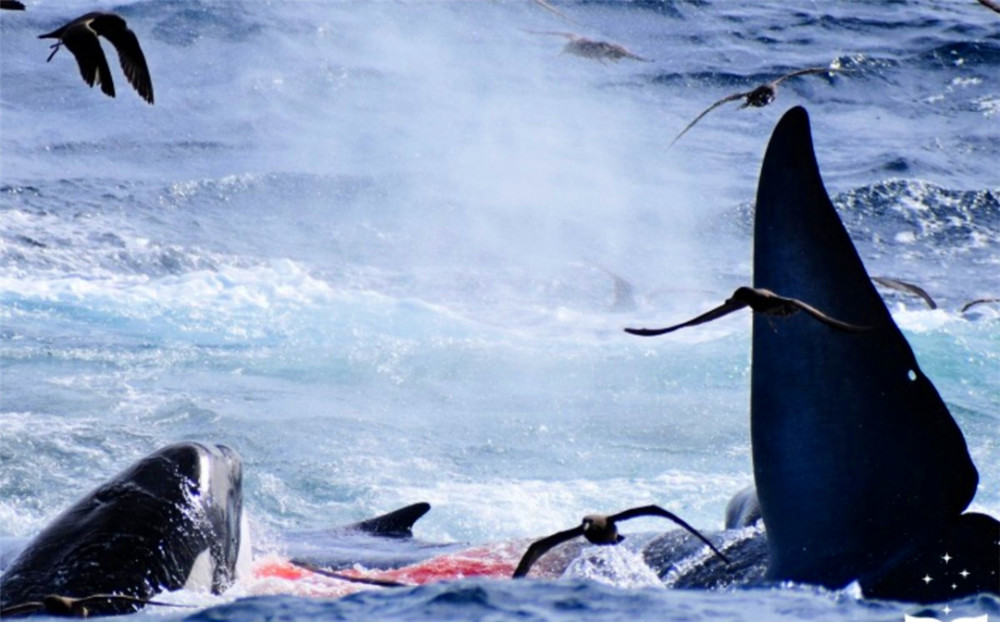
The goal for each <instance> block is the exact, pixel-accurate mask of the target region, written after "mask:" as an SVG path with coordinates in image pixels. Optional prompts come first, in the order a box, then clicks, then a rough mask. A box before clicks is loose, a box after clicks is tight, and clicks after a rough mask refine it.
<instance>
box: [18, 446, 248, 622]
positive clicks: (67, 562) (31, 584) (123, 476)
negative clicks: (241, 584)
mask: <svg viewBox="0 0 1000 622" xmlns="http://www.w3.org/2000/svg"><path fill="white" fill-rule="evenodd" d="M242 480H243V473H242V466H241V462H240V458H239V456H238V455H237V454H236V453H235V452H234V451H232V450H231V449H229V448H228V447H225V446H223V445H209V444H202V443H194V442H186V443H178V444H175V445H170V446H168V447H165V448H163V449H160V450H158V451H156V452H154V453H152V454H150V455H148V456H146V457H145V458H142V459H141V460H139V461H138V462H136V463H135V464H133V465H132V466H131V467H129V468H128V469H126V470H125V471H123V472H121V473H119V474H118V475H116V476H115V477H113V478H112V479H111V480H109V481H108V482H106V483H104V484H103V485H101V486H100V487H98V488H97V489H96V490H94V491H93V492H91V493H90V494H88V495H86V496H85V497H84V498H82V499H80V500H79V501H78V502H77V503H76V504H74V505H73V506H72V507H70V508H69V509H67V510H66V511H64V512H63V513H62V514H61V515H59V516H58V517H57V518H56V519H55V520H53V521H52V522H51V523H50V524H49V525H48V526H47V527H46V528H45V529H44V530H43V531H42V532H41V533H40V534H38V536H37V537H35V538H34V540H32V541H31V542H30V543H29V544H28V546H27V547H26V548H25V549H24V550H22V551H21V553H20V554H19V555H18V556H17V558H16V559H15V560H14V561H13V562H12V563H11V565H10V566H9V567H8V568H7V569H6V571H5V572H4V574H3V576H2V577H0V597H2V604H0V609H2V610H4V616H5V617H6V616H8V615H14V614H32V613H49V614H53V613H59V612H57V611H53V610H51V609H48V608H47V607H48V605H49V604H51V603H52V602H55V603H56V604H58V601H53V600H52V598H51V597H52V596H57V597H62V598H63V599H64V600H73V599H84V600H85V601H86V611H85V612H84V613H85V614H90V615H106V614H117V613H127V612H132V611H135V610H137V609H139V608H141V607H142V605H143V603H144V602H146V601H149V600H150V599H151V598H152V597H153V596H155V595H156V594H158V593H160V592H163V591H168V590H176V589H180V588H182V587H189V588H193V589H204V590H211V591H212V592H215V593H219V592H221V591H222V590H224V589H225V588H227V587H228V586H229V585H230V584H231V583H232V582H233V581H234V580H235V578H236V575H237V572H243V570H244V567H243V564H244V562H247V563H248V562H249V542H248V534H247V533H245V530H244V523H243V496H242V495H243V492H242ZM99 594H115V595H119V596H122V597H124V598H97V597H94V595H99ZM32 603H35V604H37V606H31V604H32ZM69 613H75V614H77V615H79V612H69Z"/></svg>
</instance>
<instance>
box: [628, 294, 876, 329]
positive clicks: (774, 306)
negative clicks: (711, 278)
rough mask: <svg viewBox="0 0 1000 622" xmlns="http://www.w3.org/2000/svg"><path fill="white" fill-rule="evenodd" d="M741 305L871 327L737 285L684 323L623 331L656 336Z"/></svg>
mask: <svg viewBox="0 0 1000 622" xmlns="http://www.w3.org/2000/svg"><path fill="white" fill-rule="evenodd" d="M743 307H750V309H751V310H752V311H754V312H756V313H763V314H765V315H776V316H781V317H784V316H788V315H794V314H795V313H798V312H799V311H805V313H806V314H807V315H809V316H810V317H812V318H813V319H815V320H817V321H819V322H822V323H823V324H826V325H827V326H829V327H830V328H834V329H837V330H841V331H844V332H848V333H861V332H865V331H869V330H871V327H869V326H855V325H854V324H848V323H847V322H841V321H840V320H836V319H834V318H832V317H830V316H829V315H827V314H825V313H823V312H822V311H820V310H819V309H817V308H815V307H813V306H811V305H808V304H806V303H804V302H802V301H801V300H797V299H795V298H786V297H785V296H779V295H778V294H775V293H774V292H772V291H771V290H768V289H759V288H753V287H740V288H738V289H737V290H736V291H735V292H733V295H732V296H731V297H729V298H728V299H727V300H726V301H725V302H724V303H722V304H721V305H719V306H718V307H716V308H714V309H712V310H711V311H708V312H706V313H702V314H701V315H699V316H698V317H696V318H694V319H692V320H688V321H687V322H682V323H680V324H675V325H673V326H668V327H667V328H626V329H625V332H626V333H629V334H632V335H639V336H640V337H655V336H656V335H664V334H666V333H671V332H673V331H675V330H677V329H679V328H685V327H687V326H697V325H698V324H704V323H706V322H711V321H712V320H717V319H719V318H720V317H722V316H725V315H729V314H730V313H732V312H733V311H738V310H740V309H742V308H743Z"/></svg>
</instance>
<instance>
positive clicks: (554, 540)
mask: <svg viewBox="0 0 1000 622" xmlns="http://www.w3.org/2000/svg"><path fill="white" fill-rule="evenodd" d="M639 516H662V517H663V518H669V519H670V520H672V521H674V522H675V523H677V524H678V525H680V526H681V527H683V528H684V529H686V530H687V531H688V533H690V534H691V535H693V536H695V537H696V538H698V539H699V540H701V541H702V542H704V543H705V544H707V545H708V547H709V548H710V549H712V551H714V552H715V554H716V555H718V556H719V557H721V558H722V559H723V560H725V562H726V563H727V564H728V563H729V558H727V557H726V556H725V555H723V554H722V552H721V551H719V549H717V548H715V545H713V544H712V543H711V542H710V541H709V539H708V538H706V537H705V536H703V535H701V533H699V532H698V530H697V529H695V528H694V527H692V526H691V525H688V524H687V523H686V522H685V521H684V520H683V519H681V518H680V517H679V516H677V515H676V514H674V513H672V512H668V511H667V510H664V509H663V508H661V507H660V506H658V505H647V506H643V507H639V508H632V509H630V510H625V511H624V512H619V513H617V514H612V515H610V516H605V515H603V514H590V515H588V516H584V517H583V521H582V522H581V523H580V525H579V526H577V527H574V528H573V529H567V530H566V531H560V532H557V533H554V534H552V535H551V536H547V537H545V538H542V539H541V540H536V541H535V542H532V543H531V546H529V547H528V550H527V551H525V553H524V556H523V557H521V561H520V562H519V563H518V564H517V568H516V569H515V570H514V574H513V575H512V578H514V579H517V578H519V577H523V576H525V575H527V574H528V571H529V570H531V566H532V565H533V564H534V563H535V562H536V561H538V558H540V557H541V556H542V555H545V553H547V552H548V551H549V550H550V549H553V548H555V547H557V546H559V545H560V544H562V543H563V542H566V541H567V540H572V539H573V538H575V537H577V536H583V537H584V538H586V539H587V541H588V542H590V543H591V544H599V545H607V544H618V543H619V542H621V541H622V540H624V539H625V536H623V535H621V534H619V533H618V528H617V527H616V526H615V523H617V522H618V521H623V520H628V519H630V518H636V517H639Z"/></svg>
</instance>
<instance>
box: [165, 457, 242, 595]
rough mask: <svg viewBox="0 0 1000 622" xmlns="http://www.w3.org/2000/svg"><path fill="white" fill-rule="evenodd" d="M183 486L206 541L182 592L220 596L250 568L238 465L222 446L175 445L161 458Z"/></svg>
mask: <svg viewBox="0 0 1000 622" xmlns="http://www.w3.org/2000/svg"><path fill="white" fill-rule="evenodd" d="M157 453H158V454H161V455H162V456H163V457H165V458H168V459H170V460H171V461H173V462H174V463H175V464H176V466H177V469H178V474H180V475H182V476H183V477H184V478H185V479H186V480H187V493H188V494H187V495H185V497H186V499H185V502H186V503H188V504H190V508H191V509H192V510H193V511H194V513H195V514H197V515H198V516H199V517H200V519H201V521H200V522H201V524H202V529H203V530H205V531H206V532H207V533H208V535H209V537H208V538H207V540H206V542H205V546H204V549H203V550H202V551H201V552H200V553H199V554H198V556H197V557H196V558H195V560H194V563H193V564H192V566H191V569H190V572H189V574H188V578H187V581H186V583H185V584H184V586H185V587H186V588H189V589H196V590H205V591H212V592H215V593H219V592H222V591H223V590H225V589H226V588H227V587H229V585H231V584H232V583H233V581H235V580H236V579H237V578H238V577H239V576H240V575H243V574H245V572H246V571H247V569H248V567H249V563H250V533H249V528H248V523H247V520H246V516H245V515H244V513H243V463H242V461H241V460H240V457H239V455H238V454H237V453H236V452H235V451H233V450H232V449H230V448H229V447H227V446H225V445H215V444H208V443H193V442H188V443H179V444H176V445H171V446H169V447H166V448H164V449H162V450H160V452H157Z"/></svg>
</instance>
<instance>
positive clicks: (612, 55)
mask: <svg viewBox="0 0 1000 622" xmlns="http://www.w3.org/2000/svg"><path fill="white" fill-rule="evenodd" d="M527 32H530V33H531V34H534V35H555V36H557V37H565V38H566V39H569V41H567V42H566V45H564V46H563V50H562V51H563V53H564V54H573V55H574V56H580V57H583V58H592V59H594V60H597V61H600V62H602V63H603V62H604V61H606V60H609V61H611V62H613V63H617V62H618V61H620V60H621V59H623V58H628V59H631V60H637V61H642V62H644V63H649V62H652V61H650V60H649V59H648V58H643V57H642V56H639V55H638V54H634V53H632V52H630V51H629V50H628V49H626V48H625V47H623V46H621V45H618V44H617V43H611V42H610V41H599V40H597V39H588V38H587V37H581V36H580V35H578V34H575V33H572V32H560V31H556V30H528V31H527Z"/></svg>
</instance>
